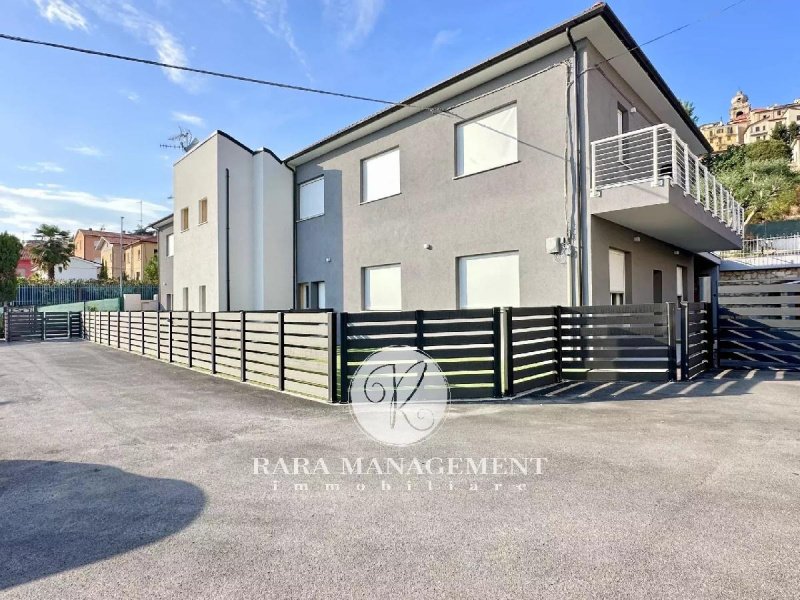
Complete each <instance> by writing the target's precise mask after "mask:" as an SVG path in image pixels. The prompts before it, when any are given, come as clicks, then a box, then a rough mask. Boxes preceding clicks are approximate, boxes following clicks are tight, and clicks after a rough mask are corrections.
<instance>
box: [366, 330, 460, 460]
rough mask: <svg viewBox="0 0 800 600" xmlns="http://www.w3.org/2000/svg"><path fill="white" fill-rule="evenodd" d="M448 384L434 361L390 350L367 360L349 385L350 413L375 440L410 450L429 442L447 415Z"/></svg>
mask: <svg viewBox="0 0 800 600" xmlns="http://www.w3.org/2000/svg"><path fill="white" fill-rule="evenodd" d="M448 402H449V388H448V385H447V378H446V377H445V375H444V373H442V371H441V369H440V368H439V365H438V364H437V363H436V361H434V360H433V359H432V358H431V357H430V356H428V355H427V354H425V353H424V352H421V351H419V350H417V349H415V348H411V347H406V346H391V347H388V348H384V349H382V350H378V351H377V352H374V353H373V354H371V355H370V356H369V357H368V358H366V359H365V360H364V361H363V362H362V363H361V364H360V365H359V367H358V369H357V370H356V372H355V373H354V374H353V377H352V380H351V383H350V409H351V411H352V413H353V417H354V418H355V420H356V423H358V425H359V426H360V427H361V429H362V430H363V431H364V432H365V433H366V434H367V435H368V436H370V437H371V438H373V439H374V440H376V441H378V442H380V443H382V444H388V445H391V446H409V445H411V444H416V443H417V442H420V441H422V440H424V439H425V438H427V437H428V436H430V435H431V434H432V433H433V432H434V431H435V430H436V429H437V428H438V427H439V425H441V423H442V421H443V420H444V418H445V415H446V413H447V406H448Z"/></svg>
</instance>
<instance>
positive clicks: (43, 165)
mask: <svg viewBox="0 0 800 600" xmlns="http://www.w3.org/2000/svg"><path fill="white" fill-rule="evenodd" d="M17 168H18V169H20V170H22V171H30V172H32V173H63V172H64V167H62V166H61V165H59V164H58V163H54V162H50V161H41V162H37V163H33V164H32V165H19V166H18V167H17Z"/></svg>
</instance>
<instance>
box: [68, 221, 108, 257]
mask: <svg viewBox="0 0 800 600" xmlns="http://www.w3.org/2000/svg"><path fill="white" fill-rule="evenodd" d="M113 236H117V237H119V232H117V233H114V232H113V231H104V230H98V229H91V228H90V229H78V230H77V231H76V232H75V235H74V236H73V238H72V242H73V243H74V244H75V249H74V250H73V252H72V254H73V255H75V256H77V257H78V258H83V259H85V260H90V261H92V262H100V259H101V256H100V254H101V250H100V240H101V239H102V238H103V237H113Z"/></svg>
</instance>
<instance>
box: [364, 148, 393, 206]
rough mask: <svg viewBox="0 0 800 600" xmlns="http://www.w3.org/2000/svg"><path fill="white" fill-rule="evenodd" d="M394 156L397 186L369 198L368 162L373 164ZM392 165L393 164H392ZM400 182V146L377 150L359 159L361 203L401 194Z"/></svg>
mask: <svg viewBox="0 0 800 600" xmlns="http://www.w3.org/2000/svg"><path fill="white" fill-rule="evenodd" d="M392 156H396V161H397V174H396V179H397V187H396V189H395V188H394V187H393V188H392V189H390V190H388V191H387V192H385V193H383V194H382V195H380V196H375V197H374V198H369V197H368V194H369V188H370V186H369V185H368V182H369V167H370V164H373V165H375V164H376V163H377V161H380V160H381V159H387V158H389V157H392ZM393 166H394V164H393ZM393 177H394V175H393ZM401 191H402V188H401V182H400V147H399V146H395V147H394V148H389V149H388V150H384V151H383V152H379V153H378V154H373V155H372V156H368V157H367V158H364V159H362V160H361V204H369V203H370V202H376V201H378V200H384V199H386V198H392V197H394V196H399V195H400V194H401Z"/></svg>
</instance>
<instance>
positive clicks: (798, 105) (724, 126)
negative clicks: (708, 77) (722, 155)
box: [700, 90, 800, 152]
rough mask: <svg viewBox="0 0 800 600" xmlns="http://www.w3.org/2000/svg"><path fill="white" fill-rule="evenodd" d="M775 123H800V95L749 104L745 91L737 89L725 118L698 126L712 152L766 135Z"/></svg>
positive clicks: (769, 134) (756, 139) (759, 138)
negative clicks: (755, 105)
mask: <svg viewBox="0 0 800 600" xmlns="http://www.w3.org/2000/svg"><path fill="white" fill-rule="evenodd" d="M778 123H783V124H784V125H786V126H787V127H788V126H789V124H790V123H797V124H800V98H798V99H796V100H795V101H794V102H791V103H789V104H780V105H777V104H775V105H772V106H770V107H768V108H752V107H751V106H750V99H749V98H748V97H747V94H745V93H744V92H742V91H741V90H740V91H738V92H736V95H735V96H734V97H733V98H732V99H731V107H730V110H729V118H728V122H727V123H723V122H722V121H719V122H716V123H707V124H705V125H701V126H700V131H702V132H703V135H704V136H705V137H706V139H707V140H708V143H709V144H711V147H712V148H714V152H721V151H723V150H727V149H728V148H730V147H731V146H738V145H742V144H751V143H753V142H759V141H762V140H766V139H769V137H770V136H771V135H772V130H773V129H775V126H776V125H777V124H778Z"/></svg>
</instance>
